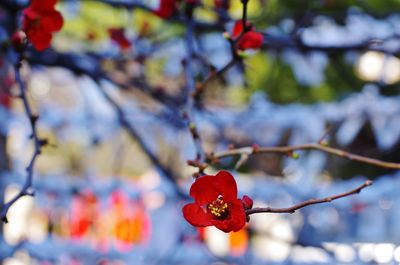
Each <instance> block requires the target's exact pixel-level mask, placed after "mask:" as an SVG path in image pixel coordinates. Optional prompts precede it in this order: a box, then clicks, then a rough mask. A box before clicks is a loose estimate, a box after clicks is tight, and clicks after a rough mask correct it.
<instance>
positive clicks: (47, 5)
mask: <svg viewBox="0 0 400 265" xmlns="http://www.w3.org/2000/svg"><path fill="white" fill-rule="evenodd" d="M56 2H57V0H32V2H31V4H30V5H29V6H28V7H27V8H25V9H24V12H23V24H22V29H23V31H25V33H26V35H27V36H28V39H29V40H30V42H31V43H32V44H33V46H34V47H35V49H36V50H38V51H41V50H44V49H46V48H48V47H49V46H50V42H51V39H52V33H53V32H56V31H59V30H60V29H61V28H62V25H63V23H64V21H63V17H62V16H61V14H60V12H58V11H57V10H55V9H54V6H55V4H56Z"/></svg>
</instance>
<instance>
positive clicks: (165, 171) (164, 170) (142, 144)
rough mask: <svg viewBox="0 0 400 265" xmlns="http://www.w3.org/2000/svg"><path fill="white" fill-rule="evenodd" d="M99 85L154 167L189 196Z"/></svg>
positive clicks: (178, 191)
mask: <svg viewBox="0 0 400 265" xmlns="http://www.w3.org/2000/svg"><path fill="white" fill-rule="evenodd" d="M95 82H96V83H97V88H98V90H99V92H100V93H101V94H102V95H103V96H104V98H105V99H106V100H107V102H108V103H109V104H110V105H111V107H113V108H114V110H115V111H116V113H117V115H118V120H119V122H120V124H121V126H122V127H123V128H125V130H126V131H127V132H128V133H129V135H130V136H131V138H132V139H134V140H135V141H136V142H137V143H138V144H139V146H140V147H141V149H142V150H143V151H144V153H145V154H146V155H147V157H148V158H149V159H150V161H151V162H152V163H153V165H154V166H156V167H157V168H158V169H159V170H160V171H161V172H162V174H163V175H164V176H165V177H166V178H167V179H168V180H169V181H171V182H172V183H173V185H174V188H176V192H177V194H178V195H179V196H180V197H183V198H186V197H187V195H186V194H184V193H183V192H182V191H181V190H180V189H179V187H178V185H177V183H176V181H177V179H178V178H177V177H174V174H173V172H172V171H171V170H170V169H168V168H166V167H165V166H164V165H163V164H162V163H161V161H160V159H159V158H158V157H157V156H156V155H155V154H154V152H153V151H152V150H151V149H150V148H149V147H148V145H147V144H146V143H145V142H144V140H143V139H142V138H141V137H140V135H139V133H138V132H137V131H136V128H135V127H134V126H133V125H132V123H130V122H129V121H128V119H127V118H126V115H125V113H124V111H123V109H122V107H121V106H120V105H119V104H118V103H117V101H116V100H114V98H112V97H111V96H110V95H109V94H108V93H107V92H106V91H105V90H104V88H103V86H102V85H101V82H100V80H95Z"/></svg>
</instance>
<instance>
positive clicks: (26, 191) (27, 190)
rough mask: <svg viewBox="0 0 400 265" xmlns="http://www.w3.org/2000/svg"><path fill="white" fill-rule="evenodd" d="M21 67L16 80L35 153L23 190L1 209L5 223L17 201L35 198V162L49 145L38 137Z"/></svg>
mask: <svg viewBox="0 0 400 265" xmlns="http://www.w3.org/2000/svg"><path fill="white" fill-rule="evenodd" d="M19 66H20V65H19V63H17V64H16V65H15V79H16V81H17V84H18V86H19V89H20V95H19V97H20V98H21V99H22V103H23V106H24V109H25V113H26V115H27V116H28V118H29V121H30V126H31V129H32V134H31V136H30V138H31V139H32V140H33V142H34V151H33V155H32V158H31V160H30V162H29V164H28V167H27V168H26V171H27V176H26V179H25V183H24V185H23V186H22V189H21V190H20V191H19V192H18V193H17V194H16V195H15V196H14V197H13V198H12V199H11V200H10V201H8V202H7V203H5V204H4V205H3V206H2V207H1V213H0V218H1V220H2V221H3V222H4V223H8V220H7V212H8V210H9V209H10V207H11V206H12V205H13V204H14V203H15V202H16V201H18V200H19V199H20V198H21V197H23V196H33V195H34V192H33V191H32V190H31V189H32V180H33V171H34V166H35V162H36V159H37V157H38V156H39V154H40V152H41V148H42V146H44V145H46V144H47V140H45V139H40V138H39V136H38V132H37V127H36V124H37V120H38V116H36V115H34V114H33V113H32V109H31V106H30V105H29V102H28V98H27V96H26V87H25V83H24V81H23V80H22V78H21V74H20V69H19Z"/></svg>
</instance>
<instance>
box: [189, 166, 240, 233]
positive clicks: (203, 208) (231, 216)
mask: <svg viewBox="0 0 400 265" xmlns="http://www.w3.org/2000/svg"><path fill="white" fill-rule="evenodd" d="M190 196H191V197H193V198H194V203H189V204H186V205H185V206H184V207H183V209H182V211H183V216H184V217H185V219H186V221H188V222H189V223H190V224H191V225H193V226H197V227H205V226H212V225H213V226H215V227H216V228H218V229H220V230H222V231H224V232H226V233H228V232H231V231H235V232H236V231H239V230H240V229H241V228H243V227H244V225H245V224H246V213H245V208H244V206H243V202H242V200H241V199H238V198H237V186H236V182H235V179H234V178H233V176H232V175H231V174H230V173H229V172H227V171H220V172H219V173H218V174H217V175H215V176H211V175H206V176H202V177H199V178H197V179H196V181H195V182H194V183H193V185H192V187H191V188H190ZM246 197H247V196H246Z"/></svg>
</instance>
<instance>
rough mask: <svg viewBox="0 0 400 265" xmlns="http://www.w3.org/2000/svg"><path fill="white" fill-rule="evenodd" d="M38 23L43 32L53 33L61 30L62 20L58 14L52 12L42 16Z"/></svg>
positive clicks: (54, 11)
mask: <svg viewBox="0 0 400 265" xmlns="http://www.w3.org/2000/svg"><path fill="white" fill-rule="evenodd" d="M40 23H41V24H42V27H43V28H44V29H45V30H47V31H49V32H53V31H58V30H60V29H61V28H62V26H63V24H64V20H63V17H62V16H61V13H60V12H58V11H56V10H52V11H49V12H46V13H45V14H43V16H42V17H41V19H40Z"/></svg>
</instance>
